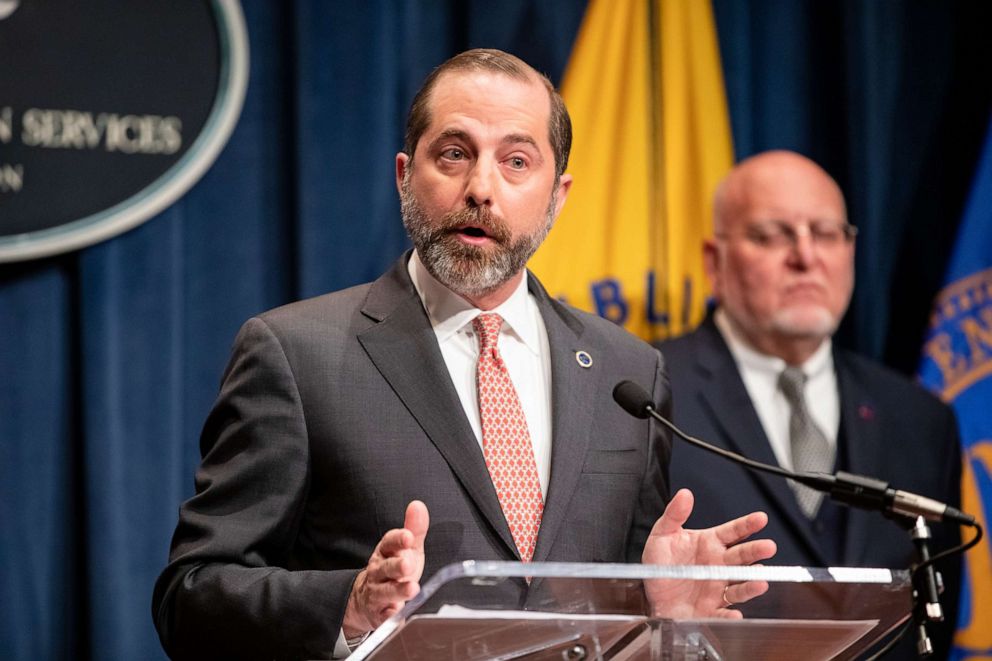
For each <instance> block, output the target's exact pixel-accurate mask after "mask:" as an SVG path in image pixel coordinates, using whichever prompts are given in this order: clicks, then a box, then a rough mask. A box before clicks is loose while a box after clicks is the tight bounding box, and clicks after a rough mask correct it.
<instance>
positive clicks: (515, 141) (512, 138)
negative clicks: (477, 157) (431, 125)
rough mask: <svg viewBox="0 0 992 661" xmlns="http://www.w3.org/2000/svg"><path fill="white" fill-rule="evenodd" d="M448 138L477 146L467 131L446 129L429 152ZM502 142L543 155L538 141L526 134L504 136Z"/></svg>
mask: <svg viewBox="0 0 992 661" xmlns="http://www.w3.org/2000/svg"><path fill="white" fill-rule="evenodd" d="M448 138H458V139H459V140H463V141H464V142H466V143H468V144H470V145H474V144H475V140H473V139H472V136H470V135H469V134H468V133H467V132H466V131H463V130H462V129H445V130H443V131H441V132H440V133H438V134H437V137H436V138H434V139H433V140H431V143H430V145H429V147H428V150H431V149H433V148H434V147H435V146H437V143H439V142H441V141H443V140H447V139H448ZM500 142H501V143H502V144H504V145H519V144H525V145H531V146H532V147H534V149H535V150H537V153H538V154H540V153H541V148H540V147H539V146H538V144H537V141H536V140H535V139H534V138H533V137H531V136H530V135H528V134H526V133H510V134H508V135H506V136H504V137H503V139H502V140H500Z"/></svg>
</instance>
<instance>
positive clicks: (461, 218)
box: [437, 207, 513, 244]
mask: <svg viewBox="0 0 992 661" xmlns="http://www.w3.org/2000/svg"><path fill="white" fill-rule="evenodd" d="M466 226H471V227H478V228H480V229H482V230H483V231H484V232H485V233H486V234H487V235H488V236H489V238H491V239H493V240H494V241H496V242H497V243H500V244H505V243H509V242H510V240H511V239H512V237H513V234H512V232H510V228H509V227H507V224H506V221H505V220H504V219H503V218H501V217H500V216H498V215H497V214H495V213H493V212H492V211H491V210H489V209H488V208H487V207H466V208H464V209H459V210H458V211H452V212H450V213H446V214H444V216H442V217H441V222H440V223H439V224H438V227H437V231H438V233H440V234H450V233H453V232H457V231H459V230H461V229H462V228H464V227H466Z"/></svg>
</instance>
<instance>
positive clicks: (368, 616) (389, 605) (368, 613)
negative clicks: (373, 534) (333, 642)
mask: <svg viewBox="0 0 992 661" xmlns="http://www.w3.org/2000/svg"><path fill="white" fill-rule="evenodd" d="M429 524H430V517H429V515H428V513H427V506H426V505H424V503H422V502H420V501H419V500H414V501H412V502H411V503H410V504H409V505H407V507H406V516H405V518H404V519H403V527H402V528H396V529H393V530H390V531H389V532H387V533H386V534H385V535H383V536H382V539H381V540H379V543H378V544H377V545H376V547H375V551H373V552H372V557H370V558H369V562H368V564H367V565H366V566H365V569H363V570H362V571H361V572H360V573H359V574H358V577H357V578H356V579H355V584H354V585H353V586H352V588H351V595H350V596H349V597H348V607H347V608H346V609H345V613H344V622H343V623H342V629H343V630H344V634H345V636H346V637H348V638H354V637H357V636H360V635H362V634H364V633H366V632H368V631H371V630H372V629H375V628H376V627H377V626H379V625H380V624H382V623H383V622H385V621H386V620H387V619H389V617H391V616H392V615H393V614H394V613H396V612H397V611H399V610H400V609H401V608H403V604H405V603H406V602H407V601H408V600H410V599H412V598H413V597H414V596H415V595H416V594H417V593H418V592H420V577H421V575H422V574H423V573H424V538H425V537H426V536H427V527H428V525H429Z"/></svg>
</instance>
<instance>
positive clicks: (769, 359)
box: [714, 309, 840, 470]
mask: <svg viewBox="0 0 992 661" xmlns="http://www.w3.org/2000/svg"><path fill="white" fill-rule="evenodd" d="M714 321H715V322H716V327H717V328H718V329H719V330H720V334H721V335H723V339H724V341H726V343H727V346H728V347H730V353H731V354H733V356H734V362H736V363H737V371H738V372H740V375H741V379H742V380H743V381H744V387H745V388H746V389H747V394H748V395H749V396H750V397H751V403H752V404H753V405H754V410H755V411H757V413H758V419H759V420H761V426H762V427H763V428H764V430H765V436H767V437H768V442H769V443H771V446H772V451H773V452H774V453H775V458H776V459H778V463H779V465H780V466H781V467H782V468H787V469H789V470H792V468H793V466H792V445H791V443H790V440H789V417H790V416H791V414H792V408H791V407H790V406H789V402H788V400H786V399H785V395H784V394H782V391H781V389H779V387H778V378H779V375H780V374H781V373H782V370H784V369H785V366H786V365H785V361H784V360H782V359H781V358H777V357H775V356H768V355H766V354H763V353H760V352H758V351H756V350H755V349H754V348H752V347H751V346H750V345H749V344H748V343H747V342H746V341H745V340H744V338H743V337H741V336H740V335H739V334H737V333H736V332H735V331H734V328H733V326H732V325H731V323H730V321H729V320H728V319H727V316H726V314H725V313H724V311H723V310H722V309H717V311H716V315H715V318H714ZM799 367H801V368H802V370H803V373H804V374H805V375H806V379H807V380H806V388H805V396H806V407H807V408H808V409H809V412H810V415H811V416H812V417H813V421H814V422H815V423H816V425H817V427H819V428H820V431H822V432H823V435H824V436H826V437H827V442H828V443H830V445H831V447H832V448H834V450H835V451H836V448H837V433H838V430H839V429H840V393H839V391H838V390H837V373H836V371H835V370H834V357H833V351H832V344H831V341H830V339H829V338H827V339H826V340H824V341H823V344H821V345H820V346H819V348H817V350H816V351H815V352H814V353H813V355H812V356H810V357H809V358H808V359H807V360H806V362H805V363H803V364H802V365H800V366H799Z"/></svg>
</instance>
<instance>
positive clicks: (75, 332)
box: [0, 0, 992, 660]
mask: <svg viewBox="0 0 992 661" xmlns="http://www.w3.org/2000/svg"><path fill="white" fill-rule="evenodd" d="M584 4H585V3H584V1H583V0H572V1H569V0H554V1H551V0H543V1H542V0H508V1H501V2H498V3H495V2H481V1H477V0H471V1H461V0H449V1H447V2H444V1H441V0H434V1H430V0H421V1H419V2H417V1H414V0H368V1H367V2H364V3H339V2H325V1H323V0H297V1H295V2H283V3H274V2H266V1H264V0H245V1H244V2H243V8H244V11H245V16H246V21H247V25H248V30H249V37H250V43H251V79H250V84H249V89H248V96H247V99H246V102H245V107H244V110H243V112H242V116H241V119H240V122H239V124H238V127H237V129H236V130H235V132H234V134H233V136H232V138H231V140H230V142H229V144H228V145H227V147H226V148H225V150H224V151H223V153H222V154H221V156H220V157H219V158H218V160H217V162H216V163H215V165H214V166H213V167H212V168H211V170H210V171H209V172H208V173H207V175H206V176H205V177H204V178H203V179H202V180H201V181H200V182H199V183H198V184H197V185H196V186H195V187H194V188H193V190H191V191H190V192H189V193H188V194H187V195H186V196H185V197H183V198H182V200H180V201H179V202H177V203H176V204H175V205H173V206H172V207H170V208H169V209H168V210H166V211H165V212H164V213H162V214H160V215H159V216H158V217H156V218H154V219H152V220H151V221H149V222H148V223H146V224H144V225H142V226H141V227H139V228H137V229H135V230H133V231H131V232H129V233H127V234H125V235H123V236H120V237H118V238H115V239H113V240H110V241H107V242H105V243H103V244H100V245H97V246H94V247H92V248H88V249H86V250H83V251H80V252H76V253H72V254H68V255H63V256H59V257H54V258H49V259H43V260H39V261H34V262H29V263H24V264H7V265H0V516H2V518H0V531H2V539H0V610H2V612H3V617H2V618H0V656H2V657H3V658H5V659H8V658H9V659H17V660H20V659H24V660H27V659H31V660H36V659H63V658H72V659H84V660H85V659H90V658H92V659H111V660H116V659H121V660H131V659H155V658H163V654H162V652H161V651H160V649H159V647H158V642H157V637H156V635H155V633H154V630H153V628H152V624H151V613H150V596H151V588H152V583H153V582H154V579H155V577H156V576H157V574H158V572H159V571H160V569H161V568H162V567H163V566H164V563H165V560H166V553H167V549H168V545H169V539H170V536H171V532H172V527H173V525H174V524H175V518H176V512H177V507H178V505H179V503H180V502H181V501H182V500H183V499H184V498H185V497H186V496H188V495H189V494H190V492H191V491H192V474H193V470H194V468H195V466H196V463H197V459H198V445H197V438H198V435H199V428H200V425H201V424H202V421H203V419H204V417H205V415H206V413H207V411H208V409H209V407H210V404H211V402H212V400H213V397H214V394H215V392H216V388H217V384H218V379H219V376H220V373H221V370H222V369H223V365H224V363H225V361H226V359H227V354H228V350H229V347H230V343H231V340H232V339H233V337H234V334H235V333H236V331H237V329H238V327H239V326H240V324H241V323H242V321H244V319H246V318H247V317H249V316H250V315H252V314H254V313H257V312H259V311H261V310H264V309H267V308H270V307H273V306H276V305H279V304H281V303H284V302H287V301H290V300H293V299H296V298H301V297H305V296H311V295H315V294H318V293H321V292H325V291H328V290H332V289H338V288H341V287H346V286H349V285H352V284H356V283H359V282H363V281H366V280H368V279H370V278H373V277H375V276H376V275H377V274H379V273H380V272H381V271H382V270H383V269H384V268H385V267H386V266H387V265H388V264H389V263H390V262H391V261H392V260H393V259H394V258H395V257H396V256H397V254H398V253H399V252H400V251H401V250H402V249H403V248H404V247H405V246H406V245H407V242H406V238H405V236H404V234H403V231H402V227H401V225H400V222H399V219H398V202H397V199H396V192H395V186H394V183H393V181H394V180H393V157H394V154H395V153H396V151H397V150H398V149H399V148H400V147H401V141H402V126H403V117H404V115H405V112H406V109H407V106H408V104H409V102H410V99H411V97H412V95H413V93H414V91H415V90H416V88H417V86H418V85H419V83H420V82H421V80H422V79H423V77H424V76H425V75H426V74H427V73H428V72H429V71H430V69H431V68H432V67H433V66H435V65H436V64H438V63H439V62H441V61H442V60H444V59H445V58H446V57H448V56H450V55H451V54H453V53H455V52H458V51H460V50H463V49H465V48H469V47H475V46H492V47H497V48H504V49H507V50H511V51H513V52H515V53H517V54H518V55H520V56H522V57H523V58H524V59H526V60H528V61H529V62H531V63H533V64H534V65H535V66H537V67H538V68H541V69H543V70H545V71H546V72H547V73H548V74H549V75H550V76H551V77H552V79H554V80H560V76H561V74H562V72H563V71H564V68H565V65H566V63H567V59H568V54H569V52H570V50H571V45H572V41H573V39H574V37H575V34H576V31H577V29H578V26H579V24H580V22H581V19H582V14H583V11H584ZM714 6H715V8H716V15H717V22H718V27H719V31H720V40H721V49H722V52H723V56H724V68H725V73H726V80H727V87H728V93H729V102H730V109H731V116H732V121H733V129H734V136H735V142H736V149H737V154H738V156H744V155H747V154H750V153H753V152H756V151H759V150H763V149H767V148H771V147H789V148H793V149H797V150H799V151H803V152H805V153H807V154H809V155H810V156H812V157H814V158H815V159H817V160H819V161H820V162H822V163H824V164H825V165H826V166H827V167H828V168H829V169H830V170H831V171H832V172H833V173H834V174H835V175H836V176H837V178H838V179H839V181H840V183H841V185H842V186H843V187H844V189H845V191H846V192H847V193H848V196H849V202H850V207H851V209H850V211H851V216H852V219H853V220H854V221H855V222H856V223H857V224H858V225H859V226H860V227H861V230H862V237H861V238H859V242H860V243H859V247H858V251H859V253H858V269H859V274H858V288H857V291H856V294H855V301H854V304H853V305H852V310H851V313H850V314H849V317H848V319H847V321H846V325H845V335H844V336H843V338H842V339H843V341H844V342H846V343H848V344H850V345H852V346H856V347H857V348H859V349H861V350H862V351H865V352H866V353H869V354H871V355H874V356H876V357H879V358H885V359H887V360H888V361H889V362H890V363H892V364H893V365H896V366H897V367H899V368H901V369H903V370H904V371H907V372H910V371H912V369H913V368H914V367H915V364H916V355H917V353H918V347H919V337H920V336H921V334H922V329H923V324H924V323H925V317H926V314H927V309H928V307H929V304H930V300H931V298H932V296H931V294H932V293H933V292H934V291H935V290H936V289H937V287H938V286H939V283H940V279H941V277H942V275H943V266H944V262H945V261H946V257H947V254H948V252H949V247H950V243H951V237H953V234H954V229H955V227H954V226H955V224H956V222H957V218H959V217H960V212H959V211H960V207H961V204H962V200H963V197H964V194H965V188H966V186H967V182H968V180H969V179H970V176H971V172H972V169H973V167H974V161H975V159H976V156H977V150H978V147H979V144H978V143H979V139H980V136H981V133H982V131H983V130H984V126H985V122H986V120H987V118H988V113H989V108H990V103H989V102H990V98H992V90H990V84H992V83H990V81H992V52H990V51H992V46H990V42H992V40H989V39H988V38H987V35H986V34H983V32H982V30H983V29H985V30H987V29H988V27H989V26H990V25H992V22H990V20H989V19H990V18H992V10H990V9H989V8H987V7H986V6H985V5H984V4H983V3H977V2H976V3H974V4H970V3H965V2H956V3H944V2H936V1H934V2H910V1H909V0H907V1H906V2H891V3H865V2H860V1H856V0H852V1H850V2H845V3H817V2H813V1H809V2H794V1H792V0H763V1H760V2H759V1H756V0H754V1H749V0H714ZM621 157H622V155H620V154H604V158H621ZM581 185H593V184H592V183H590V182H587V183H586V184H581Z"/></svg>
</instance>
